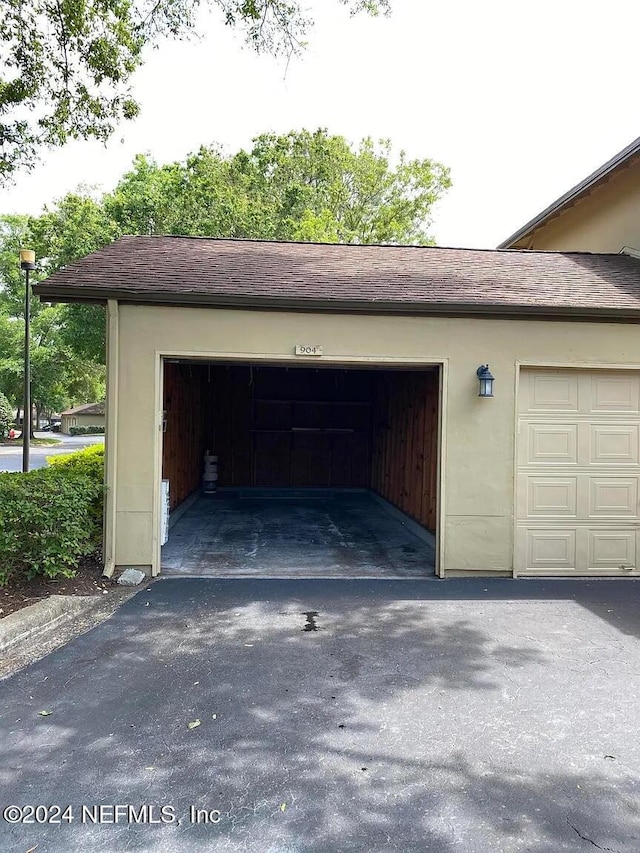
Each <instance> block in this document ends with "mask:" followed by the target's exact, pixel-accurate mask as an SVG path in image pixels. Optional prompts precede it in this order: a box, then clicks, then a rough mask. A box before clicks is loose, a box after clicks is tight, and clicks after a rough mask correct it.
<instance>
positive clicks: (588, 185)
mask: <svg viewBox="0 0 640 853" xmlns="http://www.w3.org/2000/svg"><path fill="white" fill-rule="evenodd" d="M638 154H640V137H638V139H634V141H633V142H632V143H631V144H630V145H627V147H626V148H623V149H622V151H619V152H618V153H617V154H616V155H615V156H614V157H612V158H611V160H607V162H606V163H604V164H603V165H602V166H600V167H599V168H598V169H596V170H595V172H592V173H591V174H590V175H588V176H587V177H586V178H584V179H583V180H582V181H580V183H578V184H576V185H575V187H572V188H571V189H570V190H569V191H568V192H566V193H565V194H564V195H561V196H560V197H559V198H557V199H556V200H555V201H554V202H553V203H552V204H550V205H549V207H547V208H545V209H544V210H543V211H542V212H541V213H539V214H538V215H537V216H534V218H533V219H531V220H530V221H529V222H527V223H526V224H525V225H523V226H522V228H519V229H518V230H517V231H515V232H514V233H513V234H512V235H511V236H510V237H507V239H506V240H503V242H502V243H500V244H499V245H498V247H497V248H498V249H510V248H512V247H513V245H514V244H515V243H517V242H519V241H520V240H522V238H523V237H526V236H528V235H529V234H530V233H532V232H533V231H535V230H536V229H537V228H539V227H540V226H541V225H543V224H544V223H545V222H546V221H547V220H548V219H551V217H552V216H554V215H555V214H558V213H560V212H561V211H562V210H564V208H566V207H569V205H571V204H573V203H574V202H576V201H577V200H578V199H579V198H580V197H581V196H583V195H585V194H586V193H587V192H588V191H589V190H592V189H593V188H594V187H595V186H596V185H597V184H599V183H600V182H601V181H603V180H605V178H607V177H609V175H610V174H611V173H612V172H614V171H616V169H619V168H620V167H621V166H626V165H628V163H629V161H630V160H632V159H633V158H634V157H636V156H637V155H638Z"/></svg>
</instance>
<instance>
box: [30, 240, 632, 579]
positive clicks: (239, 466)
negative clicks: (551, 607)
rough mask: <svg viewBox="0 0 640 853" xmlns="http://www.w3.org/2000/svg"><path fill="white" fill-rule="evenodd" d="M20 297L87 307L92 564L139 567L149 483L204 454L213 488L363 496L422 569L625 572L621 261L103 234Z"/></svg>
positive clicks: (627, 426) (625, 333) (180, 492)
mask: <svg viewBox="0 0 640 853" xmlns="http://www.w3.org/2000/svg"><path fill="white" fill-rule="evenodd" d="M34 289H35V291H36V293H37V294H38V295H39V296H40V298H41V299H43V300H52V301H56V302H64V301H71V302H74V301H76V302H83V301H88V302H100V301H101V302H103V303H105V304H106V305H107V372H108V395H107V407H108V416H107V442H106V478H107V492H106V523H105V559H106V562H107V568H108V569H112V568H113V567H114V566H140V567H142V568H144V569H146V570H147V571H149V572H151V573H153V574H157V573H158V572H159V571H160V569H161V565H162V561H161V550H160V532H161V513H162V499H161V481H162V479H163V478H164V479H167V480H169V486H170V494H171V498H172V503H173V505H174V506H175V505H176V504H177V503H180V502H182V501H183V500H184V499H186V498H187V496H188V495H190V494H191V493H193V492H195V491H196V490H198V488H199V485H200V483H201V476H202V462H203V455H204V453H205V451H206V450H210V451H211V452H213V453H215V454H216V455H217V456H218V460H219V463H218V482H219V485H220V486H232V487H234V488H241V487H261V488H264V487H267V486H274V487H278V488H280V489H283V488H292V487H293V488H301V487H304V486H310V487H313V486H322V487H325V488H326V487H333V488H336V487H338V488H360V487H363V486H364V487H368V488H371V489H372V490H374V491H375V492H377V493H378V494H379V495H381V496H382V497H383V498H386V499H387V500H388V501H390V502H391V503H393V504H395V505H396V506H397V507H399V508H400V509H401V510H402V511H404V512H405V513H406V514H407V515H409V516H411V517H412V518H413V519H414V520H415V521H417V522H418V523H419V524H420V525H422V526H423V527H424V528H427V529H428V530H430V531H431V532H432V533H433V534H435V539H436V553H437V562H436V572H437V574H438V575H440V576H441V577H444V576H452V575H457V574H464V575H477V574H478V573H480V574H492V573H493V574H503V575H507V576H512V575H568V576H580V575H587V576H588V575H595V576H597V575H627V574H636V575H637V574H640V572H639V571H638V566H639V563H638V560H639V559H640V538H639V537H640V533H639V531H640V516H639V508H638V507H639V504H638V500H639V496H640V457H639V441H640V335H639V333H638V323H639V322H640V260H638V259H636V258H633V257H629V256H626V255H618V254H610V255H593V254H569V253H566V254H560V253H553V252H530V251H480V250H467V249H441V248H420V247H406V246H359V245H326V244H325V245H318V244H309V243H274V242H260V241H234V240H214V239H198V238H184V237H124V238H122V239H121V240H118V241H117V242H115V243H112V244H111V245H109V246H106V247H105V248H104V249H101V250H99V251H97V252H94V253H93V254H91V255H89V256H88V257H86V258H83V259H82V260H80V261H78V262H75V263H73V264H70V265H69V266H67V267H66V268H64V269H62V270H60V271H58V272H56V273H55V274H54V275H53V276H51V278H49V279H48V280H46V281H44V282H41V283H40V284H36V285H35V288H34ZM486 364H489V366H490V370H491V372H492V373H493V374H494V376H495V396H494V397H493V398H488V399H486V398H481V397H479V393H478V392H479V384H478V378H477V369H478V368H479V367H480V366H482V365H486ZM293 494H295V493H293ZM294 503H295V502H292V507H293V506H294ZM292 511H293V510H292ZM227 523H228V524H232V520H228V522H227ZM307 536H309V537H310V534H307ZM211 541H212V542H213V541H214V540H213V539H212V540H211ZM306 541H307V540H306V539H305V541H301V542H300V543H299V544H300V546H301V549H303V548H304V546H305V542H306ZM223 544H224V542H223V541H220V540H218V539H216V540H215V546H214V545H211V546H210V549H209V550H210V551H211V559H214V558H215V556H216V554H215V553H214V552H216V551H217V550H218V549H219V548H220V547H222V546H223ZM250 547H251V543H250V542H247V548H250ZM345 549H346V551H348V543H345ZM301 553H304V552H303V550H302V551H301ZM345 553H346V552H345Z"/></svg>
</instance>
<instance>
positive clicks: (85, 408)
mask: <svg viewBox="0 0 640 853" xmlns="http://www.w3.org/2000/svg"><path fill="white" fill-rule="evenodd" d="M104 413H105V407H104V403H85V404H84V405H82V406H76V407H75V409H67V411H66V412H62V414H63V415H104Z"/></svg>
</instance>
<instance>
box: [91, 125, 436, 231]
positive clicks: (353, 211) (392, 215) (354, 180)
mask: <svg viewBox="0 0 640 853" xmlns="http://www.w3.org/2000/svg"><path fill="white" fill-rule="evenodd" d="M450 184H451V181H450V178H449V171H448V169H446V168H445V167H444V166H442V165H441V164H440V163H436V162H434V161H433V160H429V159H423V160H418V159H408V158H407V156H406V155H405V153H404V152H402V151H401V152H400V153H399V154H398V156H397V157H394V156H393V151H392V145H391V142H390V141H389V140H380V142H378V143H375V142H374V141H373V140H372V139H370V138H366V139H363V140H362V141H361V142H360V143H359V145H357V146H352V145H350V144H349V142H348V141H347V140H346V139H345V138H344V137H343V136H336V135H330V134H329V133H328V132H327V131H326V130H322V129H320V130H317V131H315V132H311V131H307V130H302V131H292V132H291V133H288V134H285V135H280V136H278V135H276V134H263V135H261V136H258V137H256V139H254V140H253V146H252V147H251V149H250V150H249V151H244V150H241V151H239V152H238V153H237V154H235V155H232V156H225V155H224V154H223V152H222V151H221V149H220V148H218V147H216V146H212V147H208V148H206V147H203V148H201V149H200V150H199V151H198V152H197V153H195V154H192V155H190V156H189V157H188V158H187V159H186V161H185V162H184V163H172V164H170V165H166V166H158V165H157V164H156V163H154V162H153V161H152V160H150V159H149V158H147V157H144V156H139V157H137V158H136V159H135V161H134V165H133V169H132V170H131V171H130V172H128V173H127V174H126V175H125V176H124V177H123V178H122V180H121V181H120V182H119V184H118V186H117V187H116V189H115V191H114V192H113V193H112V194H110V195H107V196H105V198H104V199H103V204H104V209H105V211H106V213H107V214H108V219H109V220H110V221H112V222H114V223H117V227H119V228H120V229H121V230H122V232H123V233H127V234H153V233H158V234H193V235H200V236H209V237H251V238H257V239H275V240H309V241H310V240H313V241H319V242H344V243H405V244H406V243H416V244H420V245H427V244H430V243H432V242H433V239H432V237H431V236H430V235H429V233H428V228H429V226H430V224H431V210H432V208H433V206H434V204H435V203H436V202H437V201H438V199H439V198H440V197H441V196H442V195H443V193H444V192H445V190H446V189H448V187H449V186H450Z"/></svg>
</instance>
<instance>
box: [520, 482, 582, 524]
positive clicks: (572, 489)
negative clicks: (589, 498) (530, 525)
mask: <svg viewBox="0 0 640 853" xmlns="http://www.w3.org/2000/svg"><path fill="white" fill-rule="evenodd" d="M577 498H578V481H577V478H576V477H529V478H528V483H527V503H526V509H525V513H524V517H525V518H537V517H540V516H551V517H554V518H556V517H558V516H570V517H572V518H575V517H576V514H577Z"/></svg>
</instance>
